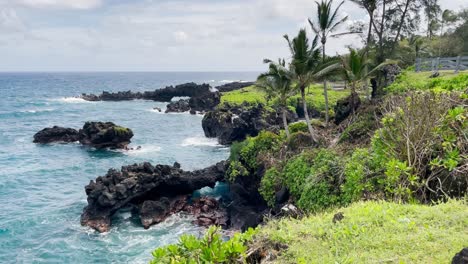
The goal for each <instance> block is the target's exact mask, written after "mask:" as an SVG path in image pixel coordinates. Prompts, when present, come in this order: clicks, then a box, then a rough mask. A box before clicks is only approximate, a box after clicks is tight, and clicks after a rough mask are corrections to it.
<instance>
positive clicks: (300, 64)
mask: <svg viewBox="0 0 468 264" xmlns="http://www.w3.org/2000/svg"><path fill="white" fill-rule="evenodd" d="M284 38H285V39H286V41H287V42H288V46H289V49H290V51H291V63H290V70H291V73H292V74H293V76H294V82H295V84H296V88H297V90H299V91H300V92H301V98H302V106H303V109H304V117H305V119H306V123H307V127H308V129H309V133H310V136H311V138H312V140H314V141H315V142H318V136H317V134H316V133H315V131H314V129H313V128H312V125H311V123H310V118H309V111H308V110H307V102H306V98H305V89H306V88H307V87H309V85H310V84H311V83H312V82H313V81H314V80H317V79H318V77H320V76H323V75H325V73H326V72H327V71H329V70H330V68H328V67H327V68H325V69H323V70H321V71H320V68H321V59H320V49H319V48H318V47H317V45H318V38H317V37H315V38H314V40H313V41H312V44H310V43H309V39H308V38H307V33H306V30H305V29H301V30H299V33H298V34H297V36H296V37H294V38H293V39H292V40H290V39H289V36H288V35H284Z"/></svg>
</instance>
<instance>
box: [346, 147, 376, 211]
mask: <svg viewBox="0 0 468 264" xmlns="http://www.w3.org/2000/svg"><path fill="white" fill-rule="evenodd" d="M380 171H381V168H380V167H379V164H378V163H377V162H376V159H375V158H374V154H373V153H372V152H371V151H370V150H369V149H360V148H358V149H355V150H354V152H353V153H352V155H351V157H349V159H348V160H347V161H346V164H345V166H344V177H345V181H344V183H343V185H342V186H341V191H342V197H341V200H342V201H343V203H344V204H348V203H351V202H355V201H358V200H359V199H361V198H363V197H364V195H365V194H369V193H374V196H375V192H376V191H377V190H378V178H376V177H375V176H377V175H378V173H379V172H380Z"/></svg>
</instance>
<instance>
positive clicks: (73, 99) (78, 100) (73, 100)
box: [52, 97, 94, 104]
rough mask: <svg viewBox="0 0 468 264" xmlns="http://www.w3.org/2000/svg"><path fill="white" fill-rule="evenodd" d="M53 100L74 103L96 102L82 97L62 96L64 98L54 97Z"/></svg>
mask: <svg viewBox="0 0 468 264" xmlns="http://www.w3.org/2000/svg"><path fill="white" fill-rule="evenodd" d="M52 101H58V102H63V103H73V104H76V103H94V102H91V101H86V100H85V99H83V98H80V97H62V98H58V99H52Z"/></svg>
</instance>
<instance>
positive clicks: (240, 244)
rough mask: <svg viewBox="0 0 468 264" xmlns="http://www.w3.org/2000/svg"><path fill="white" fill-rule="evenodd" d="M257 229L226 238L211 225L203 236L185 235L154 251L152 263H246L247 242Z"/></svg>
mask: <svg viewBox="0 0 468 264" xmlns="http://www.w3.org/2000/svg"><path fill="white" fill-rule="evenodd" d="M255 232H256V231H255V230H253V229H249V230H248V231H246V232H245V233H243V234H240V233H238V234H236V235H234V236H233V237H231V238H230V239H229V240H225V239H224V238H223V236H222V235H221V233H220V230H219V228H217V227H214V226H213V227H211V228H209V229H208V230H207V231H206V234H205V235H204V236H203V237H202V238H200V239H199V238H197V237H196V236H194V235H183V236H181V237H180V239H179V243H177V244H173V245H168V246H166V247H161V248H158V249H156V250H155V251H153V260H152V261H151V263H152V264H162V263H170V264H200V263H245V255H246V251H247V245H246V243H247V242H248V241H250V240H252V237H253V235H254V234H255Z"/></svg>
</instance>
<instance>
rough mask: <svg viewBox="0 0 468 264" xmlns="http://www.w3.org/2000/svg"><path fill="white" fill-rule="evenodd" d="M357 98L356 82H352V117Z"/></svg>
mask: <svg viewBox="0 0 468 264" xmlns="http://www.w3.org/2000/svg"><path fill="white" fill-rule="evenodd" d="M356 96H358V95H357V94H356V81H353V84H352V86H351V113H353V116H354V114H355V112H356V111H355V108H356V102H355V101H356V100H355V97H356Z"/></svg>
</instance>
